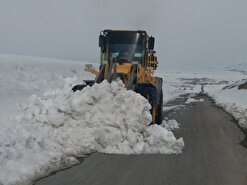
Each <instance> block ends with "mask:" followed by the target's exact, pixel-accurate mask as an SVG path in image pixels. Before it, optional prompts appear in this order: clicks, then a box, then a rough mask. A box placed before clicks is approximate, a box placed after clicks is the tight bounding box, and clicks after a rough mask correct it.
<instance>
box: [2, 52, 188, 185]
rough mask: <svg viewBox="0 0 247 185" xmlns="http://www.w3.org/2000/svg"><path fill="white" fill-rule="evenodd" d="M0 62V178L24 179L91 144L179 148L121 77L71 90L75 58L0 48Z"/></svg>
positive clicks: (108, 149)
mask: <svg viewBox="0 0 247 185" xmlns="http://www.w3.org/2000/svg"><path fill="white" fill-rule="evenodd" d="M0 64H1V69H0V70H1V76H0V79H1V80H0V81H1V95H2V96H1V100H3V101H2V102H4V103H3V104H2V106H1V109H0V111H1V116H0V125H1V130H0V166H1V168H0V184H1V183H2V184H4V185H8V184H31V182H32V180H35V179H37V178H40V177H42V176H44V175H48V174H50V173H52V172H53V171H55V170H59V169H63V168H66V167H68V166H71V165H74V164H77V163H78V162H79V161H78V160H77V159H76V157H81V156H84V155H85V154H90V153H92V152H96V151H98V152H103V153H110V154H120V153H121V154H142V153H163V154H176V153H181V152H182V148H183V147H184V142H183V139H182V138H179V139H176V138H175V136H174V134H173V133H172V131H171V129H166V127H165V126H164V125H163V124H162V125H160V126H158V125H151V126H149V124H150V122H151V114H150V111H149V109H150V104H149V103H148V101H147V100H146V99H145V98H143V97H142V96H141V95H139V94H137V93H135V92H133V91H127V90H126V89H125V88H124V85H123V83H122V82H121V81H116V82H113V83H111V84H109V83H107V82H106V81H104V82H102V83H101V84H95V85H94V86H92V87H86V88H84V89H83V90H82V91H77V92H72V90H71V88H72V86H73V85H75V84H77V83H81V77H82V76H83V78H84V77H85V76H86V75H85V76H84V75H83V74H81V72H80V71H78V68H79V67H80V69H81V70H82V68H83V65H84V64H83V63H80V62H73V61H69V62H68V61H67V62H65V61H58V60H52V59H49V60H48V59H44V58H43V59H37V58H34V57H20V56H6V55H3V56H0ZM60 72H61V74H60ZM67 76H68V77H69V78H67ZM89 77H90V76H89ZM84 79H85V78H84ZM62 84H65V85H64V87H62ZM28 96H29V98H28ZM7 97H8V98H7ZM6 98H7V100H9V101H6ZM27 98H28V99H27ZM4 100H5V101H4ZM18 102H20V103H19V113H17V111H16V108H15V107H16V104H17V103H18Z"/></svg>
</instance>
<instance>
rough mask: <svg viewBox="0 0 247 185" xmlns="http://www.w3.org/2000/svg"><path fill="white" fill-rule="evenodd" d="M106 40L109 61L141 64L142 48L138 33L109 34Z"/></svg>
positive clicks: (141, 40)
mask: <svg viewBox="0 0 247 185" xmlns="http://www.w3.org/2000/svg"><path fill="white" fill-rule="evenodd" d="M107 38H108V52H109V59H110V60H112V59H116V60H117V61H118V62H120V61H124V62H141V61H142V58H143V53H144V51H143V50H144V48H143V39H142V36H141V34H140V33H138V32H110V33H109V34H108V35H107Z"/></svg>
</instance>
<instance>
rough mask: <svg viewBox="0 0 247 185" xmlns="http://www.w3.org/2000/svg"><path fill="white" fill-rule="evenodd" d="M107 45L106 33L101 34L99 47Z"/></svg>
mask: <svg viewBox="0 0 247 185" xmlns="http://www.w3.org/2000/svg"><path fill="white" fill-rule="evenodd" d="M104 45H105V36H104V35H100V36H99V47H100V48H101V47H103V46H104Z"/></svg>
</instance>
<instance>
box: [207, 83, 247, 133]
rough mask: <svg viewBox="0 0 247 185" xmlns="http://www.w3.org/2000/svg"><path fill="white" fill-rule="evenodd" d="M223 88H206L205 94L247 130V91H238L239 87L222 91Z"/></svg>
mask: <svg viewBox="0 0 247 185" xmlns="http://www.w3.org/2000/svg"><path fill="white" fill-rule="evenodd" d="M222 87H223V86H206V88H205V92H206V93H207V94H208V95H209V96H211V97H212V98H213V99H214V101H215V103H216V105H218V106H219V107H221V108H223V109H224V110H225V111H226V112H228V113H229V114H231V115H232V116H233V117H234V118H235V119H236V120H237V121H238V123H239V126H240V127H242V128H244V129H247V90H238V86H234V87H232V88H230V89H228V88H225V89H222Z"/></svg>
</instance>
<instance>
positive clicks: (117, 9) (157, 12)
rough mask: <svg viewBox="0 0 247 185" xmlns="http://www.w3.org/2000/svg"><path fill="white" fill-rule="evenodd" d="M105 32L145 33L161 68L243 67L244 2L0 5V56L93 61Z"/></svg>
mask: <svg viewBox="0 0 247 185" xmlns="http://www.w3.org/2000/svg"><path fill="white" fill-rule="evenodd" d="M105 28H112V29H143V30H147V31H148V32H149V34H151V35H153V36H155V37H156V49H157V51H158V57H159V60H160V62H161V63H162V65H164V66H190V65H198V66H209V67H210V66H214V65H216V66H220V65H222V66H227V65H230V64H237V63H241V62H247V1H246V0H153V1H150V0H121V1H120V0H0V53H11V54H24V55H33V56H42V57H53V58H61V59H75V60H87V61H98V51H99V50H98V47H97V45H98V35H99V32H100V30H102V29H105Z"/></svg>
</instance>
